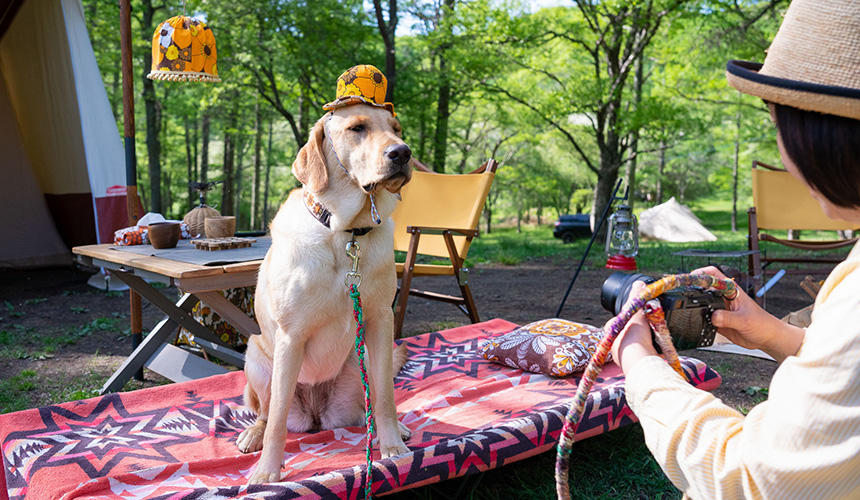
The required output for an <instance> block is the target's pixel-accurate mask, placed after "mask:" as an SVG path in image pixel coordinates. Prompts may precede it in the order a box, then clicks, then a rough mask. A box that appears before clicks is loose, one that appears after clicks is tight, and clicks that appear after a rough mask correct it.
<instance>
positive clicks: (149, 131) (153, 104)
mask: <svg viewBox="0 0 860 500" xmlns="http://www.w3.org/2000/svg"><path fill="white" fill-rule="evenodd" d="M141 4H142V5H141V13H142V16H143V18H142V22H141V31H142V34H143V39H144V40H146V41H147V43H148V44H149V43H152V32H153V31H154V28H153V25H152V19H153V17H154V16H155V11H156V9H155V7H154V6H153V5H152V0H143V1H142V2H141ZM151 67H152V52H150V51H149V50H144V51H143V104H144V110H145V111H146V152H147V156H148V172H149V210H150V211H151V212H158V213H161V210H162V205H161V141H160V140H159V132H160V128H161V106H160V105H159V103H158V99H157V98H156V96H155V86H154V85H153V82H152V80H150V79H149V78H147V77H146V75H147V74H148V73H149V71H150V69H151Z"/></svg>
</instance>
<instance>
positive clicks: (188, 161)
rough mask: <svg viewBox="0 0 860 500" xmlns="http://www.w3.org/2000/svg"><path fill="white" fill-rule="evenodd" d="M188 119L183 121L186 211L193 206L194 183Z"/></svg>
mask: <svg viewBox="0 0 860 500" xmlns="http://www.w3.org/2000/svg"><path fill="white" fill-rule="evenodd" d="M190 121H191V120H189V119H188V117H187V116H186V117H185V118H184V120H183V125H184V127H185V174H186V177H187V180H188V210H191V207H193V206H194V190H193V189H191V183H192V182H194V159H193V153H192V150H191V146H192V144H191V130H190V128H191V125H190Z"/></svg>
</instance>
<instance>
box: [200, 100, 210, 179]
mask: <svg viewBox="0 0 860 500" xmlns="http://www.w3.org/2000/svg"><path fill="white" fill-rule="evenodd" d="M200 128H201V129H202V130H201V131H200V135H201V136H202V137H201V145H200V182H208V181H209V112H208V111H207V110H205V109H204V110H203V124H202V125H201V126H200Z"/></svg>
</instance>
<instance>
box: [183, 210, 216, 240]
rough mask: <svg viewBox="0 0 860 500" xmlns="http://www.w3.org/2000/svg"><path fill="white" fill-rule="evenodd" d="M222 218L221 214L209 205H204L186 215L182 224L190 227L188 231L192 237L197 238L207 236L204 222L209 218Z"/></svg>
mask: <svg viewBox="0 0 860 500" xmlns="http://www.w3.org/2000/svg"><path fill="white" fill-rule="evenodd" d="M220 216H221V212H219V211H217V210H215V209H214V208H212V207H210V206H209V205H203V206H200V207H197V208H195V209H193V210H191V211H190V212H188V213H187V214H185V218H183V219H182V222H184V223H185V224H187V225H188V231H189V232H190V233H191V237H192V238H196V237H197V236H206V234H205V226H204V225H203V221H205V220H206V218H207V217H220Z"/></svg>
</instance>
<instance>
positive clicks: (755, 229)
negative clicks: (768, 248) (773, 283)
mask: <svg viewBox="0 0 860 500" xmlns="http://www.w3.org/2000/svg"><path fill="white" fill-rule="evenodd" d="M759 167H761V168H762V169H765V170H770V171H777V172H785V169H782V168H779V167H775V166H773V165H768V164H766V163H763V162H760V161H757V160H756V161H753V165H752V168H753V169H755V168H759ZM747 217H748V220H749V236H748V238H747V242H748V248H749V249H750V250H753V251H754V252H753V253H752V254H750V256H749V261H748V267H749V275H750V282H751V284H752V288H753V289H752V292H753V293H756V292H758V290H759V289H760V288H761V287H762V286H763V285H764V277H765V273H766V272H767V267H768V266H769V265H770V264H773V263H775V262H777V263H809V264H813V265H831V266H835V265H836V264H838V263H839V262H841V261H842V258H839V257H767V256H766V255H764V253H762V251H761V248H760V246H759V242H760V241H768V242H772V243H778V244H780V245H784V246H787V247H789V248H795V249H798V250H812V251H815V250H833V249H838V248H844V247H847V246H850V245H853V244H855V243H856V242H857V240H858V238H857V237H855V238H848V239H841V240H832V241H801V240H788V239H782V238H777V237H775V236H773V235H770V234H767V233H763V232H762V229H761V228H760V227H759V224H758V213H757V210H756V207H755V206H752V207H750V208H749V210H748V211H747ZM846 224H847V223H846ZM819 270H820V269H819ZM811 271H813V269H810V268H804V269H787V270H786V273H788V274H808V273H810V272H811ZM757 300H759V299H757ZM759 302H761V300H759Z"/></svg>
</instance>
